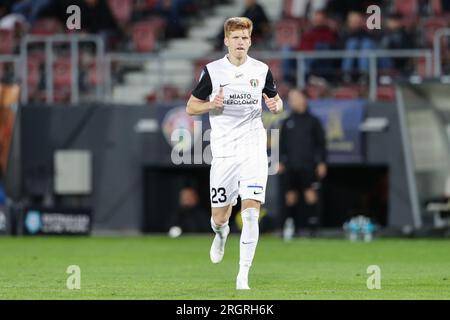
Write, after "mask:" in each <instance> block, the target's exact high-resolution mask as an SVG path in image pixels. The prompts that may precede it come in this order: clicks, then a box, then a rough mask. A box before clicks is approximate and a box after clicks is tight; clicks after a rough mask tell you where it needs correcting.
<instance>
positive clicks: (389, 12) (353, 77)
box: [0, 0, 450, 101]
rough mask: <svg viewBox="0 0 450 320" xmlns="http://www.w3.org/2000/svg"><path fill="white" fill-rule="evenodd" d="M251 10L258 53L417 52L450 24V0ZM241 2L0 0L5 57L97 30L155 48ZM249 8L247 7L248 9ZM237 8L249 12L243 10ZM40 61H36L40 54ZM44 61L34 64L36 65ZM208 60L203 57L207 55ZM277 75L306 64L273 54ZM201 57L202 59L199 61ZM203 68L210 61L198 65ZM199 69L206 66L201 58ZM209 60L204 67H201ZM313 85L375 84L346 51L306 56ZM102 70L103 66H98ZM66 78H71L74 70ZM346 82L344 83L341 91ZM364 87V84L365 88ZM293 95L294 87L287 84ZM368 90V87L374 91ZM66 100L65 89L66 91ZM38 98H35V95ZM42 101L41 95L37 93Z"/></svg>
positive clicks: (352, 93)
mask: <svg viewBox="0 0 450 320" xmlns="http://www.w3.org/2000/svg"><path fill="white" fill-rule="evenodd" d="M242 2H243V5H244V6H243V7H244V9H243V11H241V12H236V15H242V16H247V17H249V18H250V19H252V21H253V23H254V31H253V34H252V40H253V48H254V50H270V51H282V52H294V53H295V52H314V51H320V50H362V51H364V50H365V51H370V50H374V49H417V48H432V46H433V35H434V34H435V32H436V30H437V29H440V28H444V27H448V26H449V21H450V19H449V16H450V0H280V2H282V10H281V11H280V14H279V16H278V18H277V19H273V18H272V20H271V18H270V17H269V15H268V14H267V12H266V10H267V9H266V8H265V7H264V4H263V2H262V1H261V2H258V1H257V0H242ZM224 3H236V2H233V1H231V0H228V1H220V0H214V1H207V0H70V1H69V0H2V1H0V38H1V39H2V41H0V54H13V53H18V52H19V45H20V39H21V37H23V35H24V34H38V35H39V34H41V35H45V34H54V33H61V32H62V33H71V32H77V33H90V34H96V35H100V36H102V37H103V38H104V39H105V43H106V44H107V46H106V47H107V50H109V51H115V52H155V51H158V50H160V49H161V48H164V46H165V44H166V43H167V41H168V40H170V39H173V38H185V37H187V35H188V33H187V31H188V30H189V28H190V27H192V26H193V25H196V24H198V21H199V19H203V18H207V17H208V16H210V14H212V13H213V9H214V8H215V7H217V5H220V4H224ZM373 4H375V5H378V6H380V7H381V10H382V15H381V17H382V19H381V29H380V30H369V29H368V28H367V25H366V20H367V18H368V16H369V15H368V14H367V12H366V10H367V7H368V6H369V5H373ZM70 5H77V6H79V7H80V9H81V12H82V14H81V30H68V29H67V28H66V20H67V18H68V17H69V16H70V14H69V13H68V12H67V7H69V6H70ZM241 8H242V7H241ZM236 10H237V11H238V10H240V9H236ZM209 40H210V41H211V42H212V43H213V44H214V51H223V50H224V48H223V30H217V36H216V37H213V38H211V39H209ZM448 43H449V42H448V41H447V42H443V44H444V46H443V53H444V54H443V61H442V63H443V67H444V69H443V71H444V73H445V72H450V61H449V60H450V59H449V56H450V55H449V54H447V53H448V52H450V50H448ZM33 59H34V60H33ZM39 59H40V60H39ZM68 59H69V58H68V57H66V58H65V60H64V58H61V60H60V62H57V63H56V65H57V66H60V68H59V69H58V67H57V69H58V70H60V71H61V72H58V70H57V71H56V73H57V74H61V81H60V84H62V86H63V87H64V86H65V84H66V83H70V79H65V78H64V74H67V75H68V74H70V72H67V71H70V70H69V69H68V68H69V67H70V61H69V60H68ZM30 61H31V62H29V64H30V65H29V66H28V68H29V75H28V77H29V79H28V83H29V86H30V88H31V89H30V90H31V91H30V92H31V94H32V95H33V91H36V92H38V91H39V90H38V88H39V86H40V87H43V85H42V83H41V82H42V77H41V78H39V76H38V75H36V74H37V73H39V72H41V71H40V70H41V69H42V58H39V57H31V58H30ZM33 61H35V62H33ZM87 61H88V62H87V63H86V65H87V66H86V67H85V68H82V70H81V71H80V74H81V77H84V78H83V79H84V80H83V79H82V80H80V83H81V84H80V86H81V90H83V88H89V87H94V86H95V84H96V81H98V79H96V75H95V70H94V69H93V68H92V65H93V64H94V62H92V59H90V60H89V59H87ZM200 62H202V61H200ZM267 63H268V64H269V66H270V67H271V70H272V73H273V74H274V77H275V79H276V80H277V81H278V82H279V83H280V84H281V91H282V92H281V93H283V86H286V87H291V86H293V85H294V84H296V83H297V80H298V79H297V65H296V64H297V61H296V60H295V59H285V60H284V61H267ZM194 64H196V62H194ZM198 64H199V65H201V63H198ZM377 65H378V69H379V75H380V76H385V79H387V81H386V83H385V84H388V85H389V84H391V83H392V82H389V81H390V80H389V79H390V77H398V76H400V77H403V76H409V75H411V74H419V75H424V70H425V60H424V59H417V58H415V59H412V58H389V57H386V58H380V59H378V61H377ZM196 66H197V65H196ZM201 67H202V66H201ZM304 68H305V71H306V74H307V78H306V80H307V81H306V83H307V84H311V86H310V87H307V88H306V89H307V90H308V91H309V92H308V93H309V94H310V96H311V97H313V98H314V97H320V96H321V95H322V94H323V91H324V90H325V89H324V88H325V87H326V86H327V84H329V83H331V84H332V85H333V86H342V85H344V86H345V85H353V86H354V85H355V84H357V85H359V87H357V88H356V89H355V88H350V89H349V88H342V89H343V90H341V91H339V90H338V91H336V94H335V96H336V97H337V98H339V97H341V96H342V97H345V98H352V97H358V96H362V95H363V92H362V91H363V90H364V88H367V83H368V70H369V59H368V58H367V57H352V56H348V57H344V58H342V59H314V58H310V59H306V60H305V64H304ZM93 70H94V71H93ZM11 73H12V67H11V66H7V65H6V64H4V65H3V66H2V64H1V63H0V79H1V80H2V82H5V81H7V79H8V76H9V75H10V74H11ZM67 75H66V77H67ZM339 89H341V88H339ZM382 89H389V90H388V91H385V93H386V94H387V99H388V100H389V99H390V98H392V92H393V91H392V88H383V87H381V88H380V90H379V92H380V93H381V94H383V92H384V91H382ZM361 90H362V91H361ZM286 92H287V89H286ZM366 93H367V92H366ZM57 94H59V95H61V97H60V98H59V97H56V100H62V101H64V99H67V96H68V95H67V93H65V91H64V90H62V91H57ZM34 96H35V97H36V95H34ZM38 100H39V99H38Z"/></svg>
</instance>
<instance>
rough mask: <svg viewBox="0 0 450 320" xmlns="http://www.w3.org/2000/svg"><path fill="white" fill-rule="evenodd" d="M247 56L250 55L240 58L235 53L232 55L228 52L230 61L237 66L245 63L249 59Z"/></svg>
mask: <svg viewBox="0 0 450 320" xmlns="http://www.w3.org/2000/svg"><path fill="white" fill-rule="evenodd" d="M247 57H248V56H247V55H245V56H244V57H242V58H241V59H238V58H236V57H233V55H231V54H227V59H228V61H230V63H231V64H233V65H235V66H236V67H239V66H241V65H243V64H244V63H245V62H246V61H247Z"/></svg>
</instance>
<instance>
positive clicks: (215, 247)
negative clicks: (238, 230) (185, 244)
mask: <svg viewBox="0 0 450 320" xmlns="http://www.w3.org/2000/svg"><path fill="white" fill-rule="evenodd" d="M231 208H232V206H231V205H229V206H227V207H220V208H212V216H211V228H212V229H213V231H214V232H215V234H216V236H215V237H214V240H213V243H212V245H211V250H210V251H209V256H210V258H211V261H212V263H219V262H220V261H222V259H223V255H224V254H225V243H226V241H227V237H228V234H229V233H230V227H229V225H228V220H229V219H230V215H231Z"/></svg>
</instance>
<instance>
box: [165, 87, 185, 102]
mask: <svg viewBox="0 0 450 320" xmlns="http://www.w3.org/2000/svg"><path fill="white" fill-rule="evenodd" d="M180 97H181V95H180V91H179V90H178V88H177V87H175V86H171V85H166V86H164V87H163V99H164V101H174V100H177V99H179V98H180Z"/></svg>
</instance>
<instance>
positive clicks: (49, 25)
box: [30, 18, 65, 35]
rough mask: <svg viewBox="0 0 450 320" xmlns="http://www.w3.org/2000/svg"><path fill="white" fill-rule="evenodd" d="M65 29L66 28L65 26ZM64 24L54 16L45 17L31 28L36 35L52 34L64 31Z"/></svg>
mask: <svg viewBox="0 0 450 320" xmlns="http://www.w3.org/2000/svg"><path fill="white" fill-rule="evenodd" d="M64 29H65V28H64ZM62 30H63V27H62V24H61V23H60V22H59V21H58V20H56V19H53V18H43V19H39V20H37V21H36V22H35V23H34V24H33V27H32V28H31V32H30V33H31V34H35V35H52V34H55V33H60V32H62Z"/></svg>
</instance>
